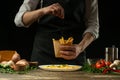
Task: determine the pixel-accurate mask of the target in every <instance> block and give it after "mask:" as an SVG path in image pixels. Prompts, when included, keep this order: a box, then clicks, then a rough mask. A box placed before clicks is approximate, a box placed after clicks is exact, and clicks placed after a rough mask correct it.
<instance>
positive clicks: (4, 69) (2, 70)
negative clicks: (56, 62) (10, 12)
mask: <svg viewBox="0 0 120 80" xmlns="http://www.w3.org/2000/svg"><path fill="white" fill-rule="evenodd" d="M35 69H37V67H36V66H28V67H26V69H25V70H23V71H15V70H13V69H12V68H11V67H10V66H6V67H3V66H2V65H0V73H10V74H13V73H17V74H26V73H28V72H29V71H31V70H35Z"/></svg>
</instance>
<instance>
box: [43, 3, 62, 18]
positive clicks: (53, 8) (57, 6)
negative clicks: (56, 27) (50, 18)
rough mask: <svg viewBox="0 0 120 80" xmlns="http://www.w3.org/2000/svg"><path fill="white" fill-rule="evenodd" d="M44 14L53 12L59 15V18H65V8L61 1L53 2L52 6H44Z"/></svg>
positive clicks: (52, 13)
mask: <svg viewBox="0 0 120 80" xmlns="http://www.w3.org/2000/svg"><path fill="white" fill-rule="evenodd" d="M42 10H43V12H44V14H51V15H54V16H58V17H59V18H61V19H63V18H64V9H63V7H62V6H61V5H60V4H59V3H55V4H52V5H50V6H47V7H44V8H42Z"/></svg>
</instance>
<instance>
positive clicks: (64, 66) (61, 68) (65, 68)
mask: <svg viewBox="0 0 120 80" xmlns="http://www.w3.org/2000/svg"><path fill="white" fill-rule="evenodd" d="M39 67H40V68H41V69H44V70H51V71H75V70H79V69H80V68H82V66H78V65H68V64H59V65H56V64H52V65H41V66H39Z"/></svg>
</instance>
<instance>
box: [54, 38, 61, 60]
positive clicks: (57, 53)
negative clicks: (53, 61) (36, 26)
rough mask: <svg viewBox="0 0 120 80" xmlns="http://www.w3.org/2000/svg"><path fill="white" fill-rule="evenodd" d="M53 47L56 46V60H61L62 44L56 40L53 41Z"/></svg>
mask: <svg viewBox="0 0 120 80" xmlns="http://www.w3.org/2000/svg"><path fill="white" fill-rule="evenodd" d="M53 45H54V53H55V57H56V58H59V57H60V53H59V51H60V48H59V47H60V43H59V40H54V39H53Z"/></svg>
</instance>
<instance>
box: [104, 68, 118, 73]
mask: <svg viewBox="0 0 120 80" xmlns="http://www.w3.org/2000/svg"><path fill="white" fill-rule="evenodd" d="M108 71H113V72H118V73H120V69H117V70H114V69H112V68H107V69H104V70H103V74H105V73H107V72H108Z"/></svg>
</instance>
